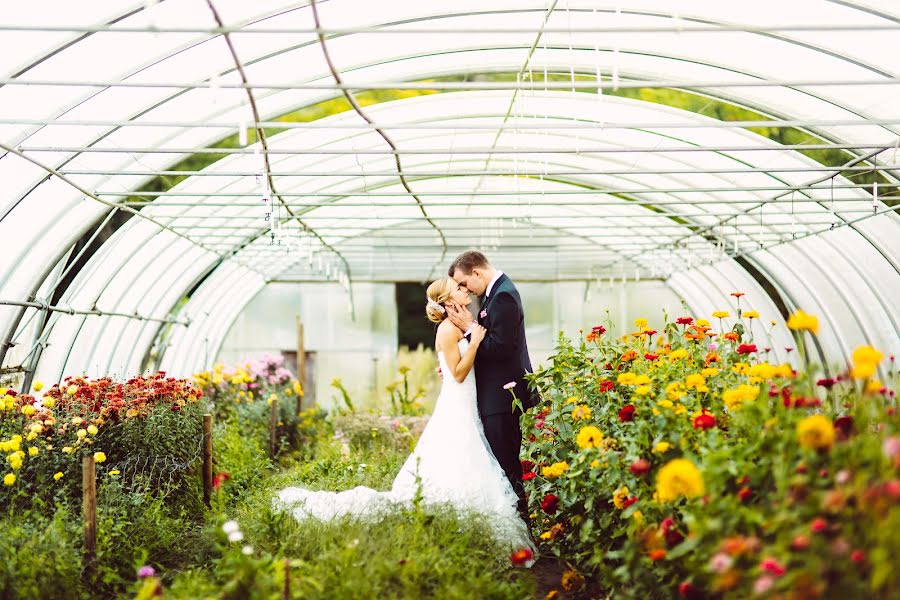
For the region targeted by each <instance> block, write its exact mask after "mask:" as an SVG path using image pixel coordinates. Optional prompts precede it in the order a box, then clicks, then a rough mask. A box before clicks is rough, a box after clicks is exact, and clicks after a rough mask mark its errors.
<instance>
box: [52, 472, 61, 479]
mask: <svg viewBox="0 0 900 600" xmlns="http://www.w3.org/2000/svg"><path fill="white" fill-rule="evenodd" d="M62 478H63V473H62V471H57V472H56V473H54V474H53V480H54V481H59V480H60V479H62Z"/></svg>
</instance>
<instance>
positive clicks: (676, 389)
mask: <svg viewBox="0 0 900 600" xmlns="http://www.w3.org/2000/svg"><path fill="white" fill-rule="evenodd" d="M683 389H684V386H683V385H682V383H681V382H680V381H673V382H672V383H670V384H669V385H667V386H666V394H667V395H668V398H669V400H678V399H679V398H681V397H682V396H684V392H683V391H682V390H683Z"/></svg>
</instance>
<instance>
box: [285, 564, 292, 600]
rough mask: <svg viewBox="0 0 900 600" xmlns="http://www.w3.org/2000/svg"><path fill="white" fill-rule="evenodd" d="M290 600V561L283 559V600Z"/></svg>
mask: <svg viewBox="0 0 900 600" xmlns="http://www.w3.org/2000/svg"><path fill="white" fill-rule="evenodd" d="M290 598H291V561H290V560H289V559H287V558H286V559H284V600H290Z"/></svg>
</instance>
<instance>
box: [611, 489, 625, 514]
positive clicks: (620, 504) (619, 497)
mask: <svg viewBox="0 0 900 600" xmlns="http://www.w3.org/2000/svg"><path fill="white" fill-rule="evenodd" d="M626 499H628V488H627V487H625V486H622V487H620V488H619V489H617V490H616V491H614V492H613V495H612V503H613V506H615V507H616V508H618V509H619V510H621V509H623V508H625V500H626Z"/></svg>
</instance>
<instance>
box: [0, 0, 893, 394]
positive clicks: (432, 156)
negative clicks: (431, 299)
mask: <svg viewBox="0 0 900 600" xmlns="http://www.w3.org/2000/svg"><path fill="white" fill-rule="evenodd" d="M211 7H212V9H211ZM673 7H677V12H673ZM316 9H317V12H318V18H319V20H320V23H321V26H322V29H323V30H324V33H325V37H326V42H325V47H326V49H327V51H328V53H329V56H330V59H331V61H332V64H333V66H334V68H335V69H336V71H337V72H338V73H339V74H340V77H341V78H342V81H343V82H344V83H345V84H346V85H347V87H349V88H351V89H352V90H354V91H355V92H357V93H358V92H360V91H363V90H370V89H376V90H377V89H404V88H409V89H415V88H416V87H417V86H418V87H424V88H426V89H427V88H429V86H431V87H433V88H434V89H437V90H440V91H442V92H444V93H437V94H432V95H417V96H412V95H411V96H410V97H403V98H401V99H395V100H391V101H387V102H378V103H370V102H369V101H366V102H365V103H364V104H365V106H364V107H363V108H362V109H361V110H362V111H363V112H364V114H365V115H366V118H367V119H368V120H369V122H366V121H365V120H363V118H362V117H361V116H360V115H359V114H357V112H355V111H353V110H347V111H345V112H342V113H339V114H336V115H333V116H329V117H325V118H323V119H318V120H315V121H312V122H309V123H294V124H292V125H291V126H290V127H287V126H285V127H283V128H282V129H279V130H277V131H276V129H273V128H269V129H268V130H267V133H268V135H267V143H266V145H265V147H263V146H262V144H260V143H258V142H257V143H249V144H248V143H246V142H245V140H244V139H243V138H244V137H245V133H246V132H247V130H248V128H249V130H250V131H251V133H253V131H252V130H253V127H254V126H253V124H254V122H255V121H256V118H255V116H254V110H255V111H256V114H257V115H258V117H259V119H260V120H261V121H263V122H267V121H271V120H273V119H276V118H278V117H279V116H282V115H285V114H288V113H290V112H292V111H296V110H298V109H300V108H303V107H307V106H312V105H315V104H317V103H320V102H323V101H326V100H330V99H334V98H342V94H343V91H342V89H339V88H338V87H336V86H335V74H334V73H332V71H331V69H330V68H329V65H328V63H327V62H326V60H325V55H324V54H323V46H322V44H321V43H320V41H319V39H318V37H317V35H316V32H315V29H314V27H315V20H314V16H313V10H312V7H311V6H310V5H309V4H308V3H306V2H301V3H287V2H278V1H261V2H242V1H237V0H214V1H213V2H211V3H208V2H206V1H205V0H204V1H200V0H167V1H165V2H158V3H157V2H121V1H112V0H109V1H96V0H95V1H91V2H68V3H61V2H28V3H13V4H11V5H10V6H6V7H4V11H3V15H2V17H0V40H2V42H3V47H4V48H6V49H7V51H6V52H4V53H2V56H0V78H2V85H0V143H2V144H3V149H0V181H2V182H3V187H2V190H0V240H3V254H2V261H0V343H2V346H0V359H2V360H0V364H2V366H4V367H13V368H15V367H18V366H22V365H24V366H25V367H26V368H27V369H28V370H29V371H36V374H37V375H38V376H40V377H43V378H44V379H47V380H54V379H57V378H59V377H60V376H61V375H63V374H67V373H79V372H86V373H91V374H105V373H118V374H127V373H131V372H135V371H137V370H139V369H140V368H142V367H143V366H146V365H147V364H148V360H149V357H150V355H151V351H152V352H153V355H154V356H155V357H156V358H157V364H161V365H165V366H166V367H167V368H168V369H169V370H171V371H173V372H178V373H188V372H190V371H191V370H194V369H197V368H201V367H203V366H208V364H209V363H210V361H211V360H213V359H214V358H215V356H216V355H217V353H218V352H219V350H220V348H221V346H222V344H223V340H224V338H225V336H226V334H227V332H228V330H229V328H230V326H231V324H232V323H233V321H234V319H235V318H237V316H238V315H239V314H240V313H241V311H242V310H243V309H244V307H245V306H247V303H248V302H250V301H251V299H252V298H254V297H255V296H256V294H258V292H259V291H260V290H261V289H263V288H264V287H265V286H267V285H269V284H271V283H273V282H279V281H282V282H334V283H337V284H339V285H338V286H334V288H329V289H341V290H343V291H342V292H340V293H341V294H342V295H343V298H344V299H343V300H342V301H341V302H343V303H345V304H346V305H347V311H348V312H347V314H348V315H350V316H351V317H352V316H355V315H354V314H353V313H356V312H358V311H359V307H358V306H357V304H358V303H357V302H355V300H354V297H353V291H354V289H355V287H356V286H358V285H362V284H363V283H374V284H377V283H384V282H392V281H407V280H415V281H424V280H428V279H431V278H435V277H437V276H440V275H441V274H443V273H444V272H445V270H446V266H447V264H448V263H449V261H450V260H452V258H453V256H454V255H455V254H456V253H457V252H459V251H461V250H463V249H466V248H469V247H473V246H474V247H479V248H482V249H485V250H486V251H487V253H488V254H489V255H490V256H491V257H492V259H493V260H494V262H495V263H497V264H498V265H501V266H502V267H503V268H504V270H506V271H507V272H509V273H510V274H512V275H513V276H514V277H516V278H517V280H520V281H522V282H529V281H530V282H532V283H531V285H533V286H539V285H540V284H541V283H547V282H559V283H560V285H558V286H556V287H555V288H554V290H555V291H554V295H556V296H557V298H556V299H555V300H554V302H556V305H557V306H563V305H569V304H571V303H572V299H571V298H570V297H568V296H566V295H565V294H564V293H563V292H562V291H561V290H563V289H566V286H565V285H562V284H563V282H570V281H571V282H581V283H580V284H579V285H578V286H576V287H577V288H578V289H582V290H583V288H584V285H585V283H584V282H594V284H593V285H594V286H595V288H596V289H599V288H600V286H601V285H602V284H604V282H608V281H610V280H611V279H614V280H615V281H632V282H636V281H638V280H644V281H648V280H652V281H657V282H659V283H660V284H663V285H666V286H667V287H668V288H669V290H670V291H671V293H673V294H675V295H676V296H677V297H679V298H681V299H683V300H684V301H685V303H686V304H687V305H688V307H689V308H690V309H691V310H694V311H696V312H697V313H698V314H706V313H708V312H710V311H711V310H715V309H722V308H728V307H731V306H732V305H733V302H732V301H733V298H731V297H730V296H729V293H730V292H731V291H735V290H741V291H744V292H746V293H747V294H748V299H749V300H750V305H751V306H752V307H753V308H755V309H756V310H758V311H759V312H760V315H761V318H760V320H759V326H760V327H761V328H765V329H766V331H768V327H767V324H768V323H770V322H771V321H776V322H782V321H783V317H784V313H785V311H792V310H795V309H797V308H802V309H803V310H806V311H807V312H811V313H814V314H817V315H818V316H819V317H820V319H821V320H822V324H823V328H822V329H823V331H822V333H821V335H820V336H819V338H818V342H817V347H816V349H815V352H816V353H817V354H818V356H817V358H819V359H820V360H823V361H825V362H827V363H844V362H845V361H846V360H847V357H848V356H849V353H850V352H851V351H852V348H853V347H855V346H856V345H858V344H862V343H870V344H873V345H875V346H877V347H879V348H882V349H884V350H886V351H887V352H889V353H897V352H898V351H900V335H898V332H900V327H898V326H900V315H898V310H897V308H896V298H897V297H898V296H900V275H898V261H900V244H898V242H897V240H898V239H900V221H898V216H897V214H896V210H895V208H896V206H897V204H896V200H890V202H888V203H885V202H884V200H885V197H884V196H883V195H882V196H879V195H878V193H877V186H876V187H875V189H873V188H872V186H871V185H868V186H867V185H862V184H860V183H859V180H858V179H857V178H855V177H856V175H857V174H858V173H860V172H864V171H865V169H871V170H873V171H876V172H877V173H878V174H879V177H880V180H879V181H881V182H882V185H883V186H884V185H887V184H894V183H896V181H897V171H898V166H900V163H898V157H897V156H898V154H897V147H898V141H900V112H898V107H900V80H898V77H900V61H898V60H897V56H896V52H895V51H894V48H895V47H896V41H897V39H898V33H900V4H898V3H897V2H896V1H895V0H867V1H841V2H838V1H834V0H794V1H792V2H783V1H780V2H775V1H773V0H772V1H770V0H763V1H760V2H756V3H754V4H753V5H752V6H750V5H747V6H746V7H742V8H740V9H739V8H736V7H735V6H734V5H733V3H727V2H720V1H713V0H708V1H707V0H696V1H692V2H688V3H672V2H670V1H668V0H665V1H664V0H655V1H654V0H631V1H629V2H608V1H603V0H592V1H591V2H585V1H582V2H578V1H574V0H573V1H566V0H549V1H547V0H545V1H543V2H536V1H529V0H524V1H523V0H516V1H515V2H513V1H493V2H490V3H485V2H473V1H462V2H455V3H451V4H448V3H446V2H432V1H420V2H372V1H362V0H359V1H355V0H354V1H351V0H328V1H324V2H319V3H318V4H317V5H316ZM217 17H218V18H219V19H221V22H222V23H223V25H224V28H219V29H216V25H217V22H216V18H217ZM490 74H494V75H493V76H491V75H490ZM547 74H552V75H554V77H552V78H551V79H550V81H549V83H548V81H547ZM436 78H437V79H439V80H438V81H435V80H436ZM440 78H443V79H440ZM244 81H246V82H247V83H246V85H244V84H243V82H244ZM590 86H593V89H586V88H590ZM598 87H600V88H602V89H603V90H604V91H605V92H606V93H597V91H598V90H597V88H598ZM575 88H577V91H576V90H575ZM620 89H621V90H624V89H635V90H641V93H640V94H637V95H636V96H635V97H631V98H627V97H622V96H621V95H617V94H616V93H615V92H616V91H617V90H620ZM656 89H663V90H665V89H673V90H683V91H684V92H686V93H689V94H693V95H694V96H695V97H697V98H700V99H703V98H707V99H708V100H709V102H710V103H716V102H722V103H727V104H728V105H730V106H734V107H740V108H743V109H746V110H747V111H752V113H747V114H756V115H761V116H762V118H763V119H765V120H772V121H773V122H777V123H780V125H776V126H777V127H793V128H794V129H795V130H797V131H800V132H804V133H806V134H808V136H807V137H806V138H804V139H803V143H808V144H812V145H813V147H814V148H819V149H830V150H831V151H832V153H834V154H835V155H837V156H843V157H844V158H845V159H846V161H845V162H846V165H847V166H848V168H849V169H851V170H846V169H845V170H842V169H840V168H836V167H835V165H833V164H831V165H825V164H823V163H822V162H819V161H817V160H814V159H813V158H811V157H810V156H809V155H808V153H807V154H804V153H801V152H799V151H798V148H797V146H796V145H793V146H792V145H785V146H782V145H780V144H779V143H777V142H776V141H774V140H773V139H770V138H769V137H764V136H763V135H760V133H759V132H758V130H757V132H754V131H753V130H752V128H751V127H749V126H747V125H743V124H736V123H734V122H728V121H723V120H721V119H719V118H715V117H714V116H704V115H702V114H699V113H700V112H703V111H702V110H699V109H698V110H696V111H691V110H686V109H682V108H674V107H671V106H666V105H664V104H661V103H658V102H655V101H651V100H653V98H652V97H651V96H652V95H649V94H648V95H647V96H646V97H645V96H644V95H643V92H644V91H645V90H651V91H652V90H656ZM248 91H249V92H250V94H248ZM251 96H252V98H253V101H252V103H251V102H250V97H251ZM372 124H375V125H377V126H379V128H380V129H381V130H382V131H384V132H385V133H386V134H387V135H389V136H390V139H391V140H392V142H393V144H394V146H395V148H396V152H394V151H392V149H391V147H390V146H389V145H388V144H387V143H386V142H385V140H384V138H383V137H382V135H380V133H379V131H376V129H375V127H374V126H373V125H372ZM235 134H237V135H238V137H239V138H240V141H239V143H238V147H237V148H231V149H226V150H219V151H218V152H221V153H222V154H224V155H225V156H224V158H221V159H220V160H216V161H215V162H212V163H211V164H209V165H208V166H206V167H204V168H202V169H200V170H199V171H197V172H196V173H192V174H191V175H190V176H188V177H187V178H186V179H184V180H183V181H181V183H179V184H178V185H176V186H174V187H172V188H171V189H167V190H166V191H165V192H164V193H161V194H159V195H152V194H147V193H146V192H145V193H144V194H141V193H140V192H135V190H140V189H141V188H142V186H145V185H146V184H147V183H148V182H151V181H153V180H154V179H156V178H157V177H158V176H159V175H160V174H161V173H165V172H166V171H167V170H169V169H172V167H173V166H175V165H178V164H179V163H180V162H181V161H183V160H185V159H186V158H189V157H191V156H194V155H196V154H198V153H213V152H215V150H213V149H212V148H213V145H214V144H216V143H217V142H220V141H221V140H223V139H225V138H227V137H228V136H234V135H235ZM253 139H255V137H254V138H251V141H252V140H253ZM398 165H399V166H400V168H402V172H403V174H404V177H405V178H404V180H403V181H401V179H400V177H399V176H398ZM853 167H855V168H856V169H857V170H856V171H852V168H853ZM885 182H887V183H885ZM405 185H408V186H409V188H410V189H411V190H412V191H413V192H414V193H415V195H413V194H411V193H410V192H409V191H407V189H405ZM893 189H896V188H893ZM135 197H140V198H143V199H144V200H146V201H142V202H134V199H135ZM266 200H267V201H266ZM113 209H118V210H119V211H128V212H131V213H134V214H133V215H132V216H131V218H130V219H129V220H128V221H127V222H126V223H125V224H124V225H123V226H121V227H120V228H118V229H117V230H116V231H115V232H114V233H113V234H112V235H111V236H109V238H108V239H105V240H103V244H102V245H101V246H100V249H99V250H98V251H97V252H96V253H94V254H93V255H92V256H91V257H90V259H89V260H88V261H87V263H86V264H84V265H83V266H81V267H80V268H79V269H77V271H76V272H72V273H70V275H71V276H72V279H71V281H70V282H68V283H67V285H66V286H63V288H64V289H63V288H60V293H54V292H55V291H56V290H57V283H58V278H59V276H60V274H61V272H62V271H63V270H64V269H65V268H66V266H67V265H68V264H69V263H68V260H69V258H70V257H72V256H73V255H74V254H76V253H77V252H78V251H80V250H81V247H80V246H76V244H77V243H78V241H79V240H81V239H82V238H83V237H84V236H85V235H90V234H91V233H92V232H94V231H95V229H96V228H97V227H98V225H100V224H101V223H102V222H104V220H105V219H106V218H107V217H108V216H109V214H110V211H111V210H113ZM67 281H68V280H67ZM535 289H538V288H535ZM535 293H537V292H535ZM573 293H574V292H573ZM186 296H189V299H188V300H187V302H186V304H185V303H184V302H183V299H184V298H185V297H186ZM559 296H565V299H564V300H560V299H559ZM576 298H578V296H577V295H576ZM582 302H583V298H582ZM22 303H33V304H34V303H36V304H37V305H38V306H23V305H21V304H22ZM41 303H47V304H51V303H52V304H53V305H54V306H57V307H60V308H62V310H55V311H50V312H49V313H48V312H47V311H44V310H42V309H41V308H40V306H39V305H41ZM176 307H178V308H177V310H176ZM73 313H74V314H73ZM85 313H90V314H85ZM559 324H560V323H559V322H554V326H558V325H559ZM754 326H756V325H754ZM762 333H763V332H761V334H762ZM775 335H776V337H777V339H773V340H772V342H771V345H772V347H773V348H774V349H775V350H774V351H776V352H779V353H782V354H784V348H785V347H790V346H792V340H791V339H790V337H789V336H788V335H787V334H784V333H778V334H775ZM780 358H782V359H785V360H787V359H790V358H791V357H790V356H781V357H780Z"/></svg>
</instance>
